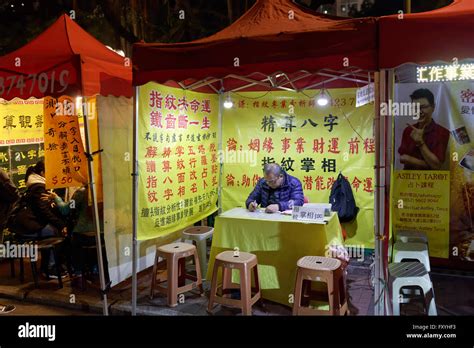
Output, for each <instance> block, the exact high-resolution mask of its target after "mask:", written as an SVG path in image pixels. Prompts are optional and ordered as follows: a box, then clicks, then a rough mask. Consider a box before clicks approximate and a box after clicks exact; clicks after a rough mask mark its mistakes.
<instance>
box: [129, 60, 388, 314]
mask: <svg viewBox="0 0 474 348" xmlns="http://www.w3.org/2000/svg"><path fill="white" fill-rule="evenodd" d="M298 73H301V74H302V75H300V76H297V77H293V78H289V77H288V75H287V74H286V73H284V72H281V71H279V72H275V73H273V74H271V75H268V76H266V77H264V78H262V79H253V78H250V77H246V76H239V75H235V74H231V75H227V76H225V77H223V78H213V77H210V78H206V79H203V80H200V81H196V82H193V83H191V84H189V85H186V84H185V83H184V82H183V81H180V82H177V84H178V85H179V86H180V87H181V88H182V89H183V90H188V91H192V90H197V89H199V88H203V87H209V88H211V89H212V90H213V91H214V92H215V93H216V94H218V96H219V110H218V127H219V130H218V131H219V144H218V147H219V150H222V102H223V97H224V93H228V92H237V91H240V90H245V89H248V88H250V87H254V86H257V85H258V86H262V87H266V88H268V89H269V90H285V91H291V92H295V93H298V92H301V91H305V90H308V89H314V88H316V87H319V86H324V85H325V84H327V83H330V82H332V81H336V80H344V81H349V82H353V83H362V84H364V85H365V84H370V83H371V82H372V81H373V80H372V79H371V74H372V73H373V74H374V83H375V86H374V87H375V103H374V107H375V120H374V133H375V134H374V137H375V143H376V146H375V147H376V154H375V162H376V163H375V168H374V169H375V175H376V183H377V184H376V188H377V190H376V197H375V200H374V204H375V205H374V209H375V216H374V234H375V242H374V248H375V284H374V285H375V292H374V300H375V307H376V308H375V315H385V314H386V311H385V298H386V296H387V292H386V291H385V284H386V282H385V280H386V266H385V258H384V251H383V250H384V240H385V239H386V238H385V235H386V233H385V231H386V227H387V224H385V219H386V217H385V214H384V210H385V208H386V204H387V192H386V184H385V180H386V166H387V165H386V158H387V157H386V154H387V153H386V152H382V151H381V149H382V148H383V149H386V147H381V146H382V145H384V144H385V143H386V142H387V138H386V135H385V132H386V131H387V128H386V125H385V122H386V121H387V120H388V118H386V117H384V119H383V121H384V122H381V118H380V107H379V105H380V102H381V101H382V100H385V99H386V90H385V88H386V78H385V73H380V72H373V71H365V70H363V69H358V68H357V69H355V70H354V71H347V70H345V71H344V70H343V71H336V70H332V69H321V70H319V71H318V72H315V73H310V72H308V71H306V70H301V71H299V72H298ZM311 76H323V77H325V78H326V80H324V81H319V82H317V83H314V84H310V85H308V86H305V87H303V88H296V86H295V85H294V82H296V81H298V80H300V79H303V78H307V77H311ZM281 77H283V79H282V78H281ZM392 77H393V75H392ZM227 78H232V79H236V80H239V81H243V82H245V83H246V84H245V85H243V86H239V87H236V88H233V89H229V90H224V87H223V85H224V80H225V79H227ZM216 83H220V88H219V89H217V88H216V86H215V84H216ZM288 86H289V87H288ZM139 96H140V86H134V95H133V98H134V103H133V140H132V141H133V172H132V177H133V180H132V181H133V182H132V311H131V314H132V316H135V315H136V313H137V289H138V277H137V275H138V274H137V266H138V257H139V255H138V247H137V234H138V175H139V171H138V116H139ZM389 163H390V161H389ZM388 168H389V171H390V165H389V167H388ZM222 170H223V165H222V162H221V164H220V177H219V187H218V204H219V207H218V213H219V214H220V213H221V211H222V206H221V204H222V200H221V193H222Z"/></svg>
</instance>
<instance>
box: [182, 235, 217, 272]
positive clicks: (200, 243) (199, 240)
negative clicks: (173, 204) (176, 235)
mask: <svg viewBox="0 0 474 348" xmlns="http://www.w3.org/2000/svg"><path fill="white" fill-rule="evenodd" d="M213 233H214V229H213V228H212V227H209V226H192V227H188V228H186V229H185V230H184V231H183V236H182V238H181V241H182V242H184V241H185V240H193V241H195V242H196V248H197V250H198V255H199V261H200V262H201V274H202V277H203V279H205V276H206V274H207V246H206V240H207V239H208V238H210V237H212V234H213Z"/></svg>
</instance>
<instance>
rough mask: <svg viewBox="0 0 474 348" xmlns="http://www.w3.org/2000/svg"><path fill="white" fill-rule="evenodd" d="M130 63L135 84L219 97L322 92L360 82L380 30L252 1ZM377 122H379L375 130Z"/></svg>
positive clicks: (266, 0)
mask: <svg viewBox="0 0 474 348" xmlns="http://www.w3.org/2000/svg"><path fill="white" fill-rule="evenodd" d="M133 64H134V74H133V84H134V86H140V85H144V84H146V83H148V82H150V81H154V82H158V83H161V84H167V85H171V86H174V87H180V88H183V89H186V90H197V91H202V92H215V93H219V94H220V95H221V96H222V93H223V92H229V91H231V92H236V91H242V90H245V91H251V90H278V89H281V90H289V91H295V92H299V91H302V90H304V89H311V88H316V87H317V86H320V85H322V86H323V87H326V88H328V87H331V88H333V87H334V88H336V87H347V86H354V85H355V84H357V83H359V84H363V85H365V84H367V83H369V82H370V81H371V77H372V76H373V74H372V72H375V70H376V69H377V66H378V64H377V26H376V21H375V19H373V18H364V19H342V18H338V17H332V16H327V15H322V14H320V13H316V12H313V11H310V10H308V9H305V8H303V7H300V6H299V5H297V4H295V3H293V2H292V1H291V0H257V2H256V3H255V5H254V6H253V7H252V8H251V9H250V10H249V11H247V12H246V13H245V14H244V15H243V16H242V17H241V18H239V19H238V20H237V21H235V22H234V23H233V24H231V25H230V26H229V27H227V28H225V29H223V30H221V31H220V32H218V33H217V34H215V35H212V36H210V37H207V38H203V39H200V40H195V41H192V42H185V43H173V44H165V43H153V44H147V43H139V44H135V45H134V46H133ZM136 93H137V95H138V93H139V89H138V87H136ZM137 100H138V99H137ZM137 100H136V101H135V110H134V112H135V117H134V144H135V147H134V161H133V163H134V173H133V178H134V184H133V190H134V194H133V214H134V217H133V221H134V226H133V256H132V257H133V269H134V271H133V272H132V274H133V280H132V294H133V295H132V315H134V314H135V313H136V299H137V297H136V291H137V277H136V267H137V266H136V264H137V247H136V245H137V242H136V239H137V207H138V205H137V201H138V189H137V188H138V177H137V176H138V160H137V158H138V150H137V145H136V144H137V138H138V121H137V119H138V117H137V112H138V101H137ZM378 122H379V121H378V118H377V119H376V121H375V123H376V127H378V126H377V125H378ZM376 134H378V132H377V131H376ZM378 190H379V191H381V190H380V189H378Z"/></svg>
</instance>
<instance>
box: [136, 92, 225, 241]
mask: <svg viewBox="0 0 474 348" xmlns="http://www.w3.org/2000/svg"><path fill="white" fill-rule="evenodd" d="M139 103H140V104H139V105H140V107H139V110H140V114H139V134H138V139H139V144H138V159H139V187H138V192H139V194H138V196H139V202H138V208H139V209H138V216H139V217H138V239H140V240H145V239H151V238H156V237H159V236H164V235H167V234H170V233H173V232H175V231H177V230H179V229H182V228H184V227H186V226H189V225H190V224H193V223H195V222H197V221H199V220H201V219H203V218H204V217H206V216H208V215H210V214H211V213H213V212H214V211H216V210H217V207H216V202H217V188H218V184H219V165H218V158H217V132H218V119H217V115H218V108H219V105H218V98H217V96H216V95H213V94H204V93H196V92H189V91H183V90H181V89H176V88H171V87H166V86H163V85H159V84H156V83H148V84H146V85H145V86H143V87H141V88H140V97H139Z"/></svg>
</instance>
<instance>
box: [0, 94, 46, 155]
mask: <svg viewBox="0 0 474 348" xmlns="http://www.w3.org/2000/svg"><path fill="white" fill-rule="evenodd" d="M0 100H1V102H0V146H4V145H18V144H31V143H41V142H43V100H42V99H34V98H32V99H28V100H22V99H17V98H15V99H13V100H11V101H5V100H3V99H0Z"/></svg>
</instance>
